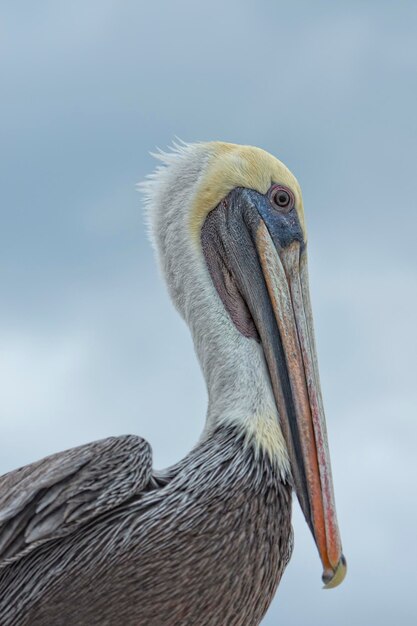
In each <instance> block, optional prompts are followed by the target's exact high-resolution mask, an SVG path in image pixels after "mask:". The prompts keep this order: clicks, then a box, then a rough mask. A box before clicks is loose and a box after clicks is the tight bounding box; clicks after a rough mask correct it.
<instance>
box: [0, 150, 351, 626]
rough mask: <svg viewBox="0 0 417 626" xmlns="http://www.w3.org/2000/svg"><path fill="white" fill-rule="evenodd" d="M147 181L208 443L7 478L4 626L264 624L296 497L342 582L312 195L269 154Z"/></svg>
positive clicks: (326, 568) (106, 455) (0, 555)
mask: <svg viewBox="0 0 417 626" xmlns="http://www.w3.org/2000/svg"><path fill="white" fill-rule="evenodd" d="M159 156H160V159H161V161H162V164H161V165H160V166H159V167H158V168H157V170H156V171H155V172H154V174H152V175H151V176H150V177H149V179H148V181H147V182H146V183H145V184H144V191H145V193H146V199H147V206H148V209H147V210H148V218H149V224H150V231H151V236H152V239H153V243H154V246H155V248H156V251H157V255H158V258H159V263H160V267H161V270H162V273H163V275H164V277H165V280H166V283H167V286H168V289H169V292H170V295H171V298H172V300H173V302H174V304H175V306H176V307H177V309H178V310H179V312H180V314H181V315H182V316H183V318H184V319H185V321H186V322H187V324H188V325H189V327H190V330H191V333H192V335H193V340H194V345H195V349H196V353H197V356H198V358H199V361H200V364H201V368H202V371H203V374H204V377H205V380H206V384H207V390H208V409H207V416H206V424H205V427H204V430H203V432H202V435H201V438H200V440H199V442H198V443H197V444H196V446H195V447H194V449H193V450H191V452H190V453H189V454H188V455H187V456H186V457H185V458H184V459H183V460H181V461H180V462H179V463H177V464H176V465H174V466H173V467H170V468H168V469H166V470H164V471H156V470H154V469H153V468H152V453H151V448H150V446H149V444H148V443H147V442H146V441H145V440H143V439H141V438H140V437H137V436H134V435H127V436H121V437H110V438H108V439H104V440H102V441H97V442H94V443H90V444H87V445H85V446H81V447H79V448H73V449H71V450H68V451H65V452H60V453H58V454H55V455H52V456H50V457H47V458H45V459H42V460H41V461H39V462H37V463H33V464H31V465H28V466H25V467H23V468H21V469H18V470H16V471H13V472H10V473H9V474H6V475H5V476H3V477H2V478H0V624H2V626H23V625H30V626H37V625H39V626H52V625H53V626H59V625H70V626H71V625H74V626H75V625H78V626H79V625H81V626H83V625H86V626H87V625H88V626H91V625H95V624H97V625H109V626H113V625H114V626H116V625H120V624H123V625H127V626H129V625H132V626H133V625H135V626H137V625H149V626H176V625H178V626H179V625H190V626H191V625H195V624H198V625H201V626H204V625H207V626H209V625H210V626H223V625H225V624H227V625H228V626H249V625H251V626H252V625H256V624H259V623H260V622H261V620H262V617H263V616H264V615H265V612H266V611H267V609H268V606H269V605H270V603H271V601H272V599H273V597H274V594H275V591H276V589H277V586H278V584H279V581H280V579H281V576H282V573H283V571H284V569H285V566H286V565H287V563H288V561H289V559H290V556H291V552H292V529H291V497H292V492H293V491H295V492H296V494H297V497H298V500H299V502H300V505H301V508H302V510H303V512H304V515H305V517H306V521H307V523H308V524H309V526H310V528H311V531H312V534H313V537H314V540H315V542H316V545H317V548H318V552H319V555H320V558H321V561H322V564H323V580H324V582H325V584H326V586H328V587H332V586H335V585H337V584H339V583H340V582H341V580H342V579H343V577H344V575H345V571H346V562H345V559H344V557H343V554H342V548H341V541H340V536H339V530H338V525H337V519H336V512H335V505H334V495H333V487H332V478H331V470H330V460H329V452H328V444H327V435H326V427H325V419H324V411H323V406H322V399H321V393H320V383H319V378H318V368H317V358H316V349H315V344H314V333H313V322H312V315H311V305H310V300H309V291H308V277H307V260H306V243H307V238H306V228H305V222H304V213H303V204H302V197H301V191H300V187H299V185H298V183H297V181H296V179H295V178H294V176H293V175H292V174H291V172H290V171H289V170H288V169H287V168H286V167H285V166H284V165H283V164H282V163H281V162H280V161H278V160H277V159H275V158H274V157H272V156H271V155H269V154H268V153H266V152H264V151H263V150H260V149H259V148H252V147H249V146H237V145H233V144H224V143H218V142H214V143H201V144H184V145H181V146H177V147H176V148H175V149H174V150H173V151H172V152H171V153H163V154H161V155H159Z"/></svg>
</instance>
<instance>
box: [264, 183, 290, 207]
mask: <svg viewBox="0 0 417 626" xmlns="http://www.w3.org/2000/svg"><path fill="white" fill-rule="evenodd" d="M269 198H270V201H271V203H272V205H273V206H274V207H275V208H276V209H278V210H279V211H283V212H284V213H288V212H289V211H291V209H292V208H293V207H294V196H293V195H292V192H291V191H290V190H289V189H286V188H285V187H281V186H280V185H274V186H273V187H272V189H271V190H270V192H269Z"/></svg>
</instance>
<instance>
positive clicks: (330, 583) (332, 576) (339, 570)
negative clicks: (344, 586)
mask: <svg viewBox="0 0 417 626" xmlns="http://www.w3.org/2000/svg"><path fill="white" fill-rule="evenodd" d="M346 572H347V563H346V559H345V557H344V556H343V554H342V556H341V557H340V561H339V563H338V565H337V567H336V569H335V570H334V571H328V570H325V571H324V573H323V576H322V580H323V582H324V583H325V584H324V586H323V589H333V588H334V587H337V586H338V585H340V584H341V583H342V582H343V581H344V579H345V576H346Z"/></svg>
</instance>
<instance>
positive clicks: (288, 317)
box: [256, 221, 346, 588]
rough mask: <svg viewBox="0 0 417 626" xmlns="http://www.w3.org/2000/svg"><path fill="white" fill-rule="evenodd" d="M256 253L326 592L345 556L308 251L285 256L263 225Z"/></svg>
mask: <svg viewBox="0 0 417 626" xmlns="http://www.w3.org/2000/svg"><path fill="white" fill-rule="evenodd" d="M256 247H257V250H258V254H259V261H260V265H261V268H262V273H263V276H264V278H265V283H266V287H267V291H268V294H269V299H270V302H271V306H272V310H273V313H274V317H275V320H276V324H277V327H278V332H279V337H280V346H279V348H278V349H277V346H276V339H275V338H274V336H273V335H271V329H268V328H266V327H264V328H262V327H261V326H259V332H260V335H261V338H262V345H263V348H264V352H265V357H266V360H267V363H268V368H269V371H270V375H271V381H272V386H273V390H274V395H275V399H276V403H277V407H278V412H279V415H280V421H281V428H282V430H283V434H284V437H285V440H286V444H287V448H288V452H289V456H290V461H291V468H292V473H293V480H294V486H295V490H296V493H297V497H298V500H299V502H300V505H301V508H302V510H303V512H304V515H305V518H306V520H307V523H308V524H309V526H310V529H311V532H312V533H313V536H314V539H315V541H316V544H317V548H318V551H319V554H320V557H321V560H322V564H323V582H324V583H325V588H331V587H336V586H337V585H339V584H340V583H341V582H342V581H343V579H344V577H345V575H346V560H345V558H344V556H343V554H342V546H341V541H340V535H339V529H338V523H337V518H336V507H335V501H334V494H333V483H332V474H331V466H330V455H329V448H328V443H327V432H326V423H325V416H324V410H323V402H322V397H321V390H320V380H319V373H318V363H317V356H316V347H315V340H314V329H313V317H312V311H311V304H310V295H309V288H308V274H307V255H306V250H305V246H303V245H302V243H300V242H299V241H293V242H292V243H290V244H289V245H288V246H287V247H285V248H281V249H279V250H277V247H276V245H274V242H273V240H272V238H271V236H270V234H269V232H268V229H267V227H266V225H265V223H264V222H263V221H260V223H259V226H258V229H257V233H256Z"/></svg>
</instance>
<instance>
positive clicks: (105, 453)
mask: <svg viewBox="0 0 417 626" xmlns="http://www.w3.org/2000/svg"><path fill="white" fill-rule="evenodd" d="M151 479H152V451H151V447H150V445H149V444H148V442H147V441H145V440H144V439H142V438H141V437H136V436H134V435H125V436H122V437H109V438H107V439H102V440H101V441H95V442H93V443H89V444H87V445H84V446H80V447H78V448H72V449H70V450H66V451H65V452H59V453H57V454H53V455H51V456H48V457H46V458H44V459H42V460H40V461H38V462H36V463H32V464H31V465H26V466H25V467H22V468H20V469H18V470H15V471H13V472H9V473H8V474H5V475H4V476H1V477H0V564H1V562H2V561H4V560H5V559H10V558H16V557H18V556H19V555H20V553H22V552H23V551H24V552H25V553H26V551H27V550H28V549H29V547H30V546H35V545H38V543H39V542H42V543H44V542H45V541H48V540H52V539H56V538H57V537H61V536H63V535H66V534H68V533H70V532H72V531H73V530H75V529H76V528H78V526H79V525H80V524H82V523H85V522H87V521H90V520H91V519H93V518H95V517H97V516H98V515H101V514H102V513H104V512H107V511H109V510H111V509H113V508H115V507H117V506H119V505H120V504H122V503H123V502H126V501H127V500H129V499H130V498H132V497H133V496H137V495H138V494H140V493H141V491H142V490H143V489H144V488H145V487H146V485H147V484H148V483H149V482H150V481H151Z"/></svg>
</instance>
